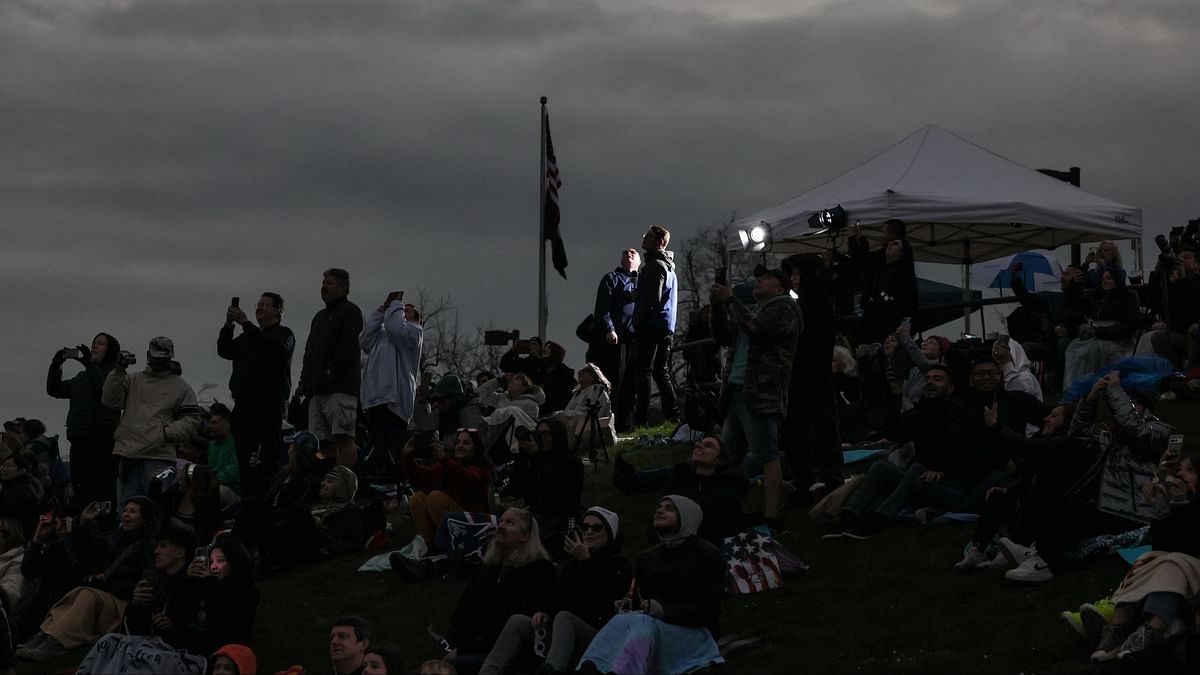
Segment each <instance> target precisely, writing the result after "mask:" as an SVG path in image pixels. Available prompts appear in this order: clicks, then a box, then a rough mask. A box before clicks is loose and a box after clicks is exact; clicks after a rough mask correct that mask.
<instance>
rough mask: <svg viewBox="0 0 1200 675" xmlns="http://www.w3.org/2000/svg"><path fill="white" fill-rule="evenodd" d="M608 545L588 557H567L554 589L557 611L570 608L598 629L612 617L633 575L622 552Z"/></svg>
mask: <svg viewBox="0 0 1200 675" xmlns="http://www.w3.org/2000/svg"><path fill="white" fill-rule="evenodd" d="M611 548H612V547H609V549H611ZM609 549H605V550H603V551H600V552H597V553H596V554H594V555H593V556H592V557H590V558H588V559H587V560H576V559H575V558H568V559H567V562H566V563H565V564H564V565H563V567H562V573H561V574H560V575H559V577H558V590H557V592H556V593H555V598H556V600H557V601H558V606H557V607H556V608H555V609H556V611H565V612H570V613H572V614H574V615H575V616H577V617H579V618H580V619H583V620H584V621H586V622H587V623H588V625H589V626H591V627H592V628H595V629H597V630H599V628H600V627H601V626H603V625H604V624H605V623H606V622H607V621H608V620H609V619H611V618H612V616H613V613H614V611H615V603H616V601H617V600H620V599H621V598H622V597H624V596H625V593H626V592H628V591H629V580H630V579H631V578H632V577H633V566H632V565H630V564H629V561H628V560H626V559H625V556H623V555H621V553H620V551H612V550H609Z"/></svg>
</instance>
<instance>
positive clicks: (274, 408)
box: [217, 291, 296, 499]
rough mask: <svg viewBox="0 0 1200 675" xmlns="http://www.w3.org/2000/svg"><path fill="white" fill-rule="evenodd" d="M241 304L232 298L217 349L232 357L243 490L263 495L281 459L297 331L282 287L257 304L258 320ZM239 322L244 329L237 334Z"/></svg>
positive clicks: (234, 427)
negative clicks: (286, 313)
mask: <svg viewBox="0 0 1200 675" xmlns="http://www.w3.org/2000/svg"><path fill="white" fill-rule="evenodd" d="M233 300H237V298H233ZM238 304H240V303H231V304H230V306H229V308H228V309H226V310H225V324H224V325H223V326H222V327H221V331H220V333H219V334H218V335H217V355H218V356H220V357H221V358H223V359H226V360H228V361H232V362H233V372H232V373H231V374H230V376H229V392H230V393H231V394H232V395H233V402H234V406H233V410H232V411H231V412H230V414H229V433H230V434H231V435H232V436H233V445H234V452H235V453H236V455H237V479H238V490H239V494H241V495H242V496H243V497H257V498H258V499H262V498H263V496H264V495H266V493H267V487H268V486H269V485H270V484H271V480H272V478H274V477H275V473H276V472H277V471H279V467H280V463H281V462H280V458H279V430H280V429H281V428H282V426H283V410H284V408H285V407H286V405H287V400H288V394H290V393H291V389H292V354H293V352H295V350H296V336H295V335H294V334H293V333H292V329H290V328H288V327H287V326H284V325H283V324H282V323H281V322H282V320H283V296H281V295H279V294H278V293H272V292H270V291H267V292H264V293H263V294H262V297H260V298H259V299H258V303H257V304H256V305H255V306H254V322H251V321H250V320H249V318H247V317H246V312H245V311H243V310H242V309H241V308H240V307H238ZM239 326H240V327H241V329H242V330H241V335H238V336H237V337H234V329H235V327H239Z"/></svg>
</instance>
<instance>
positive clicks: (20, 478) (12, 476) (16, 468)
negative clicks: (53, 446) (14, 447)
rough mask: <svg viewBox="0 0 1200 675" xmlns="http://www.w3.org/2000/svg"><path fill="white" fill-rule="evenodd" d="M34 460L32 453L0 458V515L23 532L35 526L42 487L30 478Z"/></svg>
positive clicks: (40, 483) (33, 476)
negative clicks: (15, 521)
mask: <svg viewBox="0 0 1200 675" xmlns="http://www.w3.org/2000/svg"><path fill="white" fill-rule="evenodd" d="M37 465H38V464H37V458H36V457H34V455H33V453H32V452H28V451H25V452H16V453H12V454H7V455H5V456H3V457H0V516H11V517H13V518H16V519H17V522H19V523H21V527H22V528H24V529H25V530H26V531H30V532H32V531H33V528H35V527H37V521H38V514H39V513H40V512H41V505H42V499H43V498H44V497H45V495H46V487H45V486H44V485H43V484H42V482H41V481H40V480H38V478H37V476H35V475H34V471H35V470H36V469H37Z"/></svg>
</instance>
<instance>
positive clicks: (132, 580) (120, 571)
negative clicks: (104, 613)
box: [67, 521, 158, 600]
mask: <svg viewBox="0 0 1200 675" xmlns="http://www.w3.org/2000/svg"><path fill="white" fill-rule="evenodd" d="M151 523H153V521H151ZM95 532H96V525H95V523H94V522H93V523H91V524H87V525H79V526H76V528H75V529H74V530H73V531H72V532H71V534H70V535H68V537H67V551H68V554H69V555H70V556H71V558H72V561H73V563H74V564H75V568H76V569H77V570H78V571H79V572H80V574H81V576H86V575H88V574H94V573H97V572H103V573H104V581H103V582H102V583H101V584H99V585H100V586H102V587H103V588H104V589H105V590H107V591H109V592H111V593H112V594H113V595H115V596H117V597H118V598H121V599H124V600H128V599H129V598H131V597H133V587H134V586H136V585H137V582H138V581H141V579H142V574H143V573H144V572H145V571H146V570H148V569H150V568H151V567H153V566H154V547H155V545H156V544H157V543H158V542H157V539H156V538H155V535H154V525H153V524H151V525H148V526H146V527H143V528H141V529H139V530H135V531H133V532H126V531H124V530H121V529H117V530H114V531H111V532H106V533H99V534H96V533H95Z"/></svg>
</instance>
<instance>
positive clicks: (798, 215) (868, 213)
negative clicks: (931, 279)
mask: <svg viewBox="0 0 1200 675" xmlns="http://www.w3.org/2000/svg"><path fill="white" fill-rule="evenodd" d="M839 204H840V205H841V206H842V208H844V209H845V210H846V214H847V217H848V219H849V221H850V222H851V223H853V222H854V221H856V220H857V221H861V223H862V225H864V226H872V225H879V224H882V223H883V222H884V221H886V220H888V219H889V218H899V219H901V220H904V221H905V222H906V223H908V238H909V241H910V242H911V243H912V245H913V249H914V252H915V254H916V257H917V259H918V260H923V261H926V262H952V263H960V262H963V261H964V260H968V259H970V260H975V261H980V260H989V259H992V258H998V257H1001V256H1005V255H1010V254H1013V253H1017V252H1020V251H1025V250H1029V249H1035V248H1045V249H1053V248H1056V247H1058V246H1063V245H1066V244H1074V243H1081V242H1086V241H1096V240H1097V239H1129V238H1135V237H1141V232H1142V210H1141V209H1140V208H1138V207H1134V206H1126V205H1124V204H1118V203H1116V202H1113V201H1110V200H1108V199H1105V198H1103V197H1100V196H1097V195H1094V194H1092V193H1090V192H1086V191H1084V190H1082V189H1080V188H1077V187H1075V186H1073V185H1071V184H1069V183H1065V182H1063V181H1060V180H1057V179H1055V178H1051V177H1049V176H1046V175H1045V174H1042V173H1040V172H1038V171H1035V170H1033V169H1030V168H1028V167H1025V166H1022V165H1020V164H1018V163H1016V162H1014V161H1012V160H1010V159H1007V158H1005V157H1001V156H1000V155H997V154H996V153H994V152H992V151H990V150H988V149H986V148H982V147H980V146H978V145H975V144H974V143H972V142H970V141H968V140H966V139H964V138H962V137H960V136H957V135H955V134H953V133H951V132H949V131H947V130H946V129H943V128H942V127H939V126H936V125H932V124H931V125H927V126H924V127H921V128H920V129H918V130H917V131H916V132H914V133H913V134H912V135H911V136H908V137H907V138H905V139H904V140H902V141H900V142H899V143H896V144H895V145H893V146H891V147H890V148H888V149H886V150H884V151H883V152H881V153H879V154H878V155H876V156H875V157H873V158H871V159H870V160H868V161H866V162H864V163H863V164H860V165H859V166H857V167H855V168H853V169H851V170H849V171H847V172H846V173H844V174H842V175H840V176H838V177H837V178H834V179H833V180H830V181H828V182H826V183H824V184H822V185H819V186H817V187H815V188H813V189H812V190H809V191H808V192H805V193H804V194H802V195H800V196H798V197H795V198H793V199H790V200H788V201H787V202H784V203H783V204H780V205H779V206H776V207H773V208H769V209H765V210H763V211H760V212H758V213H755V214H753V215H751V216H748V217H746V218H742V219H740V220H738V221H737V222H735V223H734V225H733V227H734V229H735V232H734V233H733V236H732V237H731V238H730V241H729V246H730V248H731V249H736V248H740V244H739V242H738V238H737V233H736V230H737V229H744V228H748V227H751V226H753V225H755V224H758V223H759V222H766V223H767V224H768V225H770V226H771V240H772V245H771V250H772V251H774V252H777V253H787V252H793V251H810V250H814V249H825V248H828V247H829V240H828V237H826V236H825V234H824V232H823V231H819V230H813V229H812V228H810V227H809V225H808V219H809V217H810V216H812V215H813V214H814V213H816V212H818V211H821V210H823V209H828V208H832V207H834V206H837V205H839ZM876 229H878V228H876ZM876 235H877V236H878V233H876Z"/></svg>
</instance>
